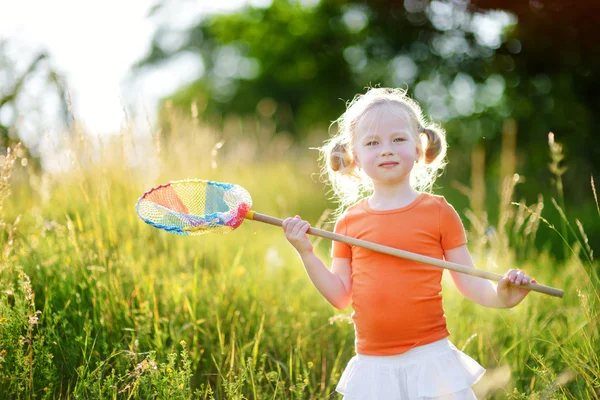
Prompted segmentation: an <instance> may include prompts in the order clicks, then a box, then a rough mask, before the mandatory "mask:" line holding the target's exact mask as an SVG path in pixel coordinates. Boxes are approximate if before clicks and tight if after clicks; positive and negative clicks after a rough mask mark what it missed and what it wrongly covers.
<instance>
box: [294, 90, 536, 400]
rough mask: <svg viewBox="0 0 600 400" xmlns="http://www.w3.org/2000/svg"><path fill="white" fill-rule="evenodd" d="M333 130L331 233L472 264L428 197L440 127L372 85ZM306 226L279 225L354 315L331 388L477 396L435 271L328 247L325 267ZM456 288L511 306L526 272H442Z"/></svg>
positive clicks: (316, 280) (395, 94) (353, 393)
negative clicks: (337, 206)
mask: <svg viewBox="0 0 600 400" xmlns="http://www.w3.org/2000/svg"><path fill="white" fill-rule="evenodd" d="M337 123H338V127H339V132H338V135H337V136H335V137H334V138H333V139H331V140H330V141H329V142H328V143H326V145H325V146H324V147H323V148H322V149H321V150H322V153H323V154H324V156H325V161H326V166H325V168H326V170H327V173H328V176H329V179H330V181H331V184H332V186H333V189H334V191H335V193H336V195H337V196H338V197H339V200H340V203H341V210H342V211H343V212H341V213H339V218H338V219H337V222H336V225H335V232H337V233H340V234H343V235H347V236H351V237H355V238H358V239H364V240H367V241H370V242H375V243H380V244H383V245H386V246H391V247H396V248H400V249H403V250H407V251H410V252H414V253H419V254H423V255H426V256H430V257H435V258H438V259H442V258H443V259H445V260H447V261H450V262H453V263H457V264H462V265H466V266H471V267H473V268H474V266H473V261H472V260H471V256H470V254H469V251H468V249H467V246H466V242H467V239H466V235H465V231H464V228H463V225H462V222H461V220H460V217H459V216H458V214H457V213H456V211H455V210H454V208H453V207H452V206H451V205H450V204H448V203H447V202H446V200H445V199H444V197H442V196H437V195H433V194H429V193H427V191H429V190H431V186H432V184H433V181H434V180H435V178H436V177H437V174H438V173H439V171H440V170H441V169H442V168H443V167H444V157H445V154H446V140H445V133H444V131H443V130H442V129H440V128H439V127H437V126H435V125H432V124H428V123H427V121H426V120H425V119H424V117H423V115H422V111H421V109H420V107H419V105H418V104H417V103H416V102H415V101H413V100H411V99H410V98H409V97H407V95H406V92H405V91H403V90H398V89H384V88H373V89H370V90H369V91H368V92H367V93H366V94H364V95H358V96H356V97H355V99H354V100H353V101H352V102H350V104H349V105H348V107H347V110H346V112H345V113H344V114H343V115H342V116H341V117H340V118H339V119H338V121H337ZM309 227H310V226H309V224H308V223H307V222H306V221H304V220H302V219H300V217H298V216H296V218H288V219H286V220H285V222H284V223H283V230H284V232H285V235H286V238H287V239H288V240H289V242H290V243H291V244H292V245H293V246H294V247H295V248H296V250H297V251H298V253H299V255H300V257H301V258H302V262H303V263H304V267H305V268H306V271H307V273H308V275H309V277H310V279H311V280H312V282H313V284H314V285H315V286H316V288H317V289H318V290H319V292H321V294H322V295H323V296H324V297H325V299H327V301H329V302H330V303H331V304H332V305H333V306H334V307H336V308H338V309H344V308H346V307H347V306H348V305H349V304H350V303H352V307H353V309H354V312H353V313H352V319H353V321H354V326H355V332H356V353H357V354H356V356H354V357H353V358H352V359H351V360H350V362H349V364H348V365H347V367H346V369H345V370H344V373H343V375H342V377H341V378H340V381H339V384H338V386H337V388H336V390H337V391H338V392H339V393H341V394H343V395H344V399H346V400H387V399H390V400H392V399H398V400H400V399H402V400H405V399H406V400H413V399H414V400H417V399H419V400H422V399H456V400H462V399H475V395H474V393H473V391H472V390H471V385H473V384H474V383H475V382H477V381H478V380H479V379H480V378H481V376H482V375H483V373H484V372H485V370H484V369H483V368H482V367H481V366H480V365H479V364H478V363H477V362H476V361H475V360H473V359H472V358H470V357H469V356H467V355H466V354H464V353H462V352H461V351H459V350H458V349H457V348H456V347H454V345H453V344H452V343H451V342H450V341H449V340H448V336H449V332H448V329H447V328H446V318H445V315H444V310H443V308H442V296H441V290H442V288H441V279H442V272H443V270H442V269H440V268H438V267H434V266H430V265H426V264H422V263H418V262H415V261H409V260H405V259H401V258H397V257H392V256H389V255H384V254H380V253H376V252H373V251H370V250H366V249H363V248H360V247H354V246H349V245H346V244H343V243H339V242H334V243H333V264H332V267H331V270H329V269H328V268H327V267H326V266H325V265H324V264H323V262H322V261H321V260H320V259H319V258H318V257H317V256H316V255H315V253H314V252H313V247H312V245H311V242H310V241H309V239H308V237H307V234H306V232H307V230H308V229H309ZM450 275H451V276H452V279H453V281H454V283H455V284H456V286H457V288H458V290H459V291H460V292H461V293H462V294H463V295H464V296H465V297H467V298H468V299H470V300H472V301H475V302H477V303H479V304H481V305H483V306H487V307H495V308H508V307H514V306H515V305H517V304H519V303H520V302H521V301H522V300H523V298H525V296H526V295H527V293H528V292H529V291H528V290H526V289H524V288H520V287H519V285H522V284H527V283H529V282H530V281H532V282H535V280H532V279H530V277H529V276H527V275H526V274H525V273H523V272H522V271H516V270H510V271H508V272H507V273H506V275H505V276H504V277H503V278H502V280H501V281H500V282H498V284H497V285H496V284H494V283H492V282H490V281H488V280H485V279H481V278H477V277H473V276H470V275H465V274H461V273H457V272H454V271H450Z"/></svg>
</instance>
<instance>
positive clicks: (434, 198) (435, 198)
mask: <svg viewBox="0 0 600 400" xmlns="http://www.w3.org/2000/svg"><path fill="white" fill-rule="evenodd" d="M421 206H425V207H427V206H428V207H435V208H440V207H448V206H450V204H449V203H448V202H447V201H446V198H445V197H444V196H441V195H438V194H433V193H427V192H423V200H422V201H421Z"/></svg>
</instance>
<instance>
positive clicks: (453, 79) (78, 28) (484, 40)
mask: <svg viewBox="0 0 600 400" xmlns="http://www.w3.org/2000/svg"><path fill="white" fill-rule="evenodd" d="M594 7H597V6H591V5H590V4H588V2H577V3H573V4H568V3H565V2H563V1H559V0H531V1H528V2H522V1H502V2H500V1H493V0H473V1H466V0H455V1H425V0H406V1H403V2H395V1H384V0H377V1H369V2H365V1H341V0H322V1H319V0H273V1H268V0H254V1H243V0H228V1H222V2H219V4H218V5H216V4H213V3H212V2H210V3H209V2H204V1H200V2H194V1H185V0H179V1H171V2H146V1H142V0H138V1H132V2H127V3H120V2H119V3H117V2H114V3H111V2H108V3H102V4H101V5H100V4H98V5H94V6H89V7H88V6H87V5H83V4H82V3H80V2H72V1H68V0H62V1H59V2H53V3H52V4H49V3H42V2H36V1H25V2H20V3H19V4H18V5H17V4H14V5H11V6H6V5H5V6H3V7H2V8H3V10H2V13H0V27H1V28H0V35H2V36H1V38H2V39H1V41H0V57H1V58H0V60H1V61H0V146H1V150H0V151H2V152H4V154H5V153H6V148H7V147H8V146H10V145H11V144H12V143H15V142H16V141H19V140H20V141H23V143H24V146H25V147H24V149H26V151H27V152H28V154H30V155H31V157H30V160H29V161H30V162H34V163H36V164H39V165H41V166H44V167H46V168H56V167H57V161H56V157H57V155H60V154H62V153H61V145H60V142H61V140H62V139H64V136H65V135H68V133H67V132H68V131H70V130H71V131H72V127H73V126H74V125H77V126H78V129H80V130H83V131H85V132H86V133H87V134H90V135H97V136H102V135H111V134H115V133H118V132H120V131H121V130H122V129H124V128H127V129H129V128H132V129H134V130H135V132H136V134H137V135H139V136H140V137H142V138H143V137H144V135H145V136H146V137H147V138H150V137H151V133H150V132H156V131H158V130H160V131H161V133H162V135H164V136H165V137H169V136H172V133H171V130H172V127H171V125H170V124H171V123H170V121H169V118H168V117H167V114H168V112H166V110H167V109H169V110H174V111H176V112H178V113H180V114H182V115H187V116H189V117H190V118H195V119H196V120H197V121H199V122H201V123H202V124H207V125H211V126H215V127H217V128H218V127H222V126H223V125H224V124H225V123H226V121H227V120H228V118H230V117H232V116H237V117H240V118H255V119H257V120H259V121H263V122H265V121H268V124H272V125H273V126H272V130H273V134H274V135H275V136H278V137H282V138H285V140H288V139H290V140H291V141H292V142H293V143H294V144H299V145H300V146H304V148H305V149H306V150H307V152H308V147H310V146H315V145H318V144H319V143H321V142H322V141H323V140H325V139H326V138H327V137H328V131H329V132H330V130H329V129H331V130H334V129H335V126H333V127H331V128H330V124H331V122H332V121H333V120H335V119H336V118H337V117H338V116H339V115H340V114H341V113H342V112H343V110H344V108H345V102H346V101H348V100H350V99H351V98H352V97H353V96H354V95H355V94H356V93H360V92H364V90H365V87H367V86H377V85H381V86H393V87H403V88H407V89H408V91H409V93H410V94H411V95H412V96H413V97H414V98H415V99H416V100H417V101H419V103H420V104H421V105H422V106H423V108H424V110H425V112H426V114H427V115H429V116H430V118H431V119H432V120H434V121H437V122H440V123H441V124H442V125H443V127H445V128H446V130H447V134H448V140H449V143H450V152H449V160H450V163H449V167H448V168H447V172H446V174H445V175H444V176H443V177H442V178H441V179H440V180H439V181H438V188H439V191H440V192H441V193H442V194H444V195H446V196H449V197H450V198H451V200H452V203H453V204H455V205H456V207H457V209H461V208H463V207H466V206H467V205H471V206H472V207H473V208H474V211H475V212H476V213H481V212H482V211H483V210H489V211H488V212H487V214H486V216H487V218H488V220H489V223H490V225H492V226H494V225H497V223H498V217H499V213H500V210H499V209H498V207H496V206H494V205H496V204H498V202H499V198H498V196H499V193H500V192H501V191H498V190H492V189H496V188H501V187H502V184H503V183H502V182H503V179H504V178H506V177H507V176H508V177H513V178H514V179H516V181H517V185H516V188H515V191H516V198H517V199H524V200H525V201H526V202H528V203H531V202H535V201H537V197H538V194H539V193H549V194H550V195H554V196H555V197H556V198H557V199H559V200H560V201H559V204H560V205H561V206H564V208H566V209H567V210H569V212H572V215H573V217H576V218H578V219H579V220H580V221H583V222H584V224H585V228H586V232H587V234H588V236H589V238H590V241H591V242H592V243H595V242H597V241H598V239H600V226H599V225H598V219H597V218H593V216H594V215H595V214H596V207H595V204H594V200H593V196H592V188H591V185H590V179H591V178H592V177H593V176H597V174H598V169H599V168H600V163H598V162H597V160H598V159H599V158H600V146H598V145H597V135H595V134H594V132H596V130H597V129H598V126H599V118H600V117H599V115H600V113H599V111H600V100H598V99H599V97H598V95H597V93H598V90H599V89H600V82H599V80H600V78H599V76H598V71H599V63H600V50H599V48H598V46H597V42H598V39H599V36H600V33H599V31H598V29H597V23H598V22H600V17H598V13H597V12H594V11H593V9H594ZM32 10H35V12H32ZM596 11H597V10H596ZM550 132H553V133H554V140H555V142H557V143H559V144H560V145H562V150H563V153H564V157H565V160H563V161H562V164H561V163H556V162H555V163H554V167H553V168H554V170H552V168H549V166H550V165H551V164H552V158H551V153H550V151H549V150H550V149H549V143H548V134H549V133H550ZM240 134H241V135H244V134H245V133H244V132H240ZM142 140H143V139H142ZM48 141H54V143H55V145H54V146H53V148H54V149H55V151H53V152H47V151H46V152H44V149H45V148H46V149H47V148H48V146H49V144H48ZM57 148H58V150H56V149H57ZM503 149H504V153H503ZM44 153H46V154H47V156H46V157H45V156H44V155H43V154H44ZM50 154H51V155H50ZM503 154H504V156H502V155H503ZM52 155H53V156H52ZM315 162H316V160H315ZM474 169H477V170H480V171H473V170H474ZM557 172H558V174H559V175H558V176H559V177H560V178H561V180H562V185H563V189H562V190H563V192H562V193H558V192H557V191H556V188H555V187H556V186H555V180H556V178H557V174H556V173H557ZM514 174H517V175H514ZM496 210H497V212H496ZM544 214H545V216H546V217H547V218H548V219H549V220H550V221H555V220H556V218H558V217H559V214H558V212H557V210H556V209H555V207H551V206H550V207H546V208H545V209H544ZM538 241H539V243H540V244H542V243H552V246H553V247H554V248H556V255H557V256H559V257H564V256H565V254H564V246H562V245H561V244H560V243H561V240H560V238H558V237H557V235H556V234H554V233H553V232H551V230H548V229H545V230H542V232H540V234H539V235H538Z"/></svg>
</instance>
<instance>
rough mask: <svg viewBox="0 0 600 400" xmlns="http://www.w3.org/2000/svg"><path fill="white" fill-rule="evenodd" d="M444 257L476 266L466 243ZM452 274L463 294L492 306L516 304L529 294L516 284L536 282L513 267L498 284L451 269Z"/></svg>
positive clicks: (447, 252)
mask: <svg viewBox="0 0 600 400" xmlns="http://www.w3.org/2000/svg"><path fill="white" fill-rule="evenodd" d="M444 258H445V259H446V260H447V261H450V262H453V263H457V264H461V265H464V266H467V267H472V268H475V265H474V264H473V260H472V259H471V254H470V253H469V250H468V249H467V246H466V245H463V246H459V247H456V248H454V249H450V250H445V251H444ZM450 276H452V280H453V281H454V283H455V285H456V287H457V289H458V290H459V292H461V293H462V294H463V296H465V297H466V298H467V299H469V300H471V301H474V302H475V303H477V304H481V305H482V306H486V307H492V308H511V307H514V306H516V305H517V304H519V303H520V302H521V301H522V300H523V299H524V298H525V296H527V294H528V293H529V290H527V289H522V288H519V287H518V286H514V285H521V284H524V285H525V284H527V283H529V282H530V281H531V282H535V279H533V280H532V279H531V278H530V277H529V276H527V275H526V274H525V273H523V272H522V271H517V270H512V269H511V270H509V271H508V272H507V273H506V275H504V277H503V278H502V279H501V280H500V282H498V284H495V283H493V282H490V281H489V280H487V279H482V278H478V277H475V276H471V275H465V274H461V273H460V272H456V271H450ZM511 283H512V285H511Z"/></svg>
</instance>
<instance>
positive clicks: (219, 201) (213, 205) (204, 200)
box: [136, 179, 252, 235]
mask: <svg viewBox="0 0 600 400" xmlns="http://www.w3.org/2000/svg"><path fill="white" fill-rule="evenodd" d="M251 207H252V198H251V197H250V193H248V191H247V190H246V189H244V188H243V187H241V186H239V185H234V184H230V183H220V182H212V181H203V180H193V179H192V180H185V181H175V182H170V183H168V184H166V185H161V186H158V187H156V188H154V189H152V190H149V191H148V192H146V193H144V195H143V196H142V197H140V199H139V200H138V202H137V205H136V210H137V213H138V215H139V217H140V218H141V219H142V220H144V222H146V223H148V224H150V225H152V226H154V227H156V228H160V229H164V230H166V231H169V232H172V233H176V234H178V235H202V234H205V233H227V232H230V231H232V230H234V229H235V228H237V227H238V226H239V225H240V224H241V223H242V222H243V221H244V216H245V215H246V213H247V212H248V211H249V210H250V208H251Z"/></svg>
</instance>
